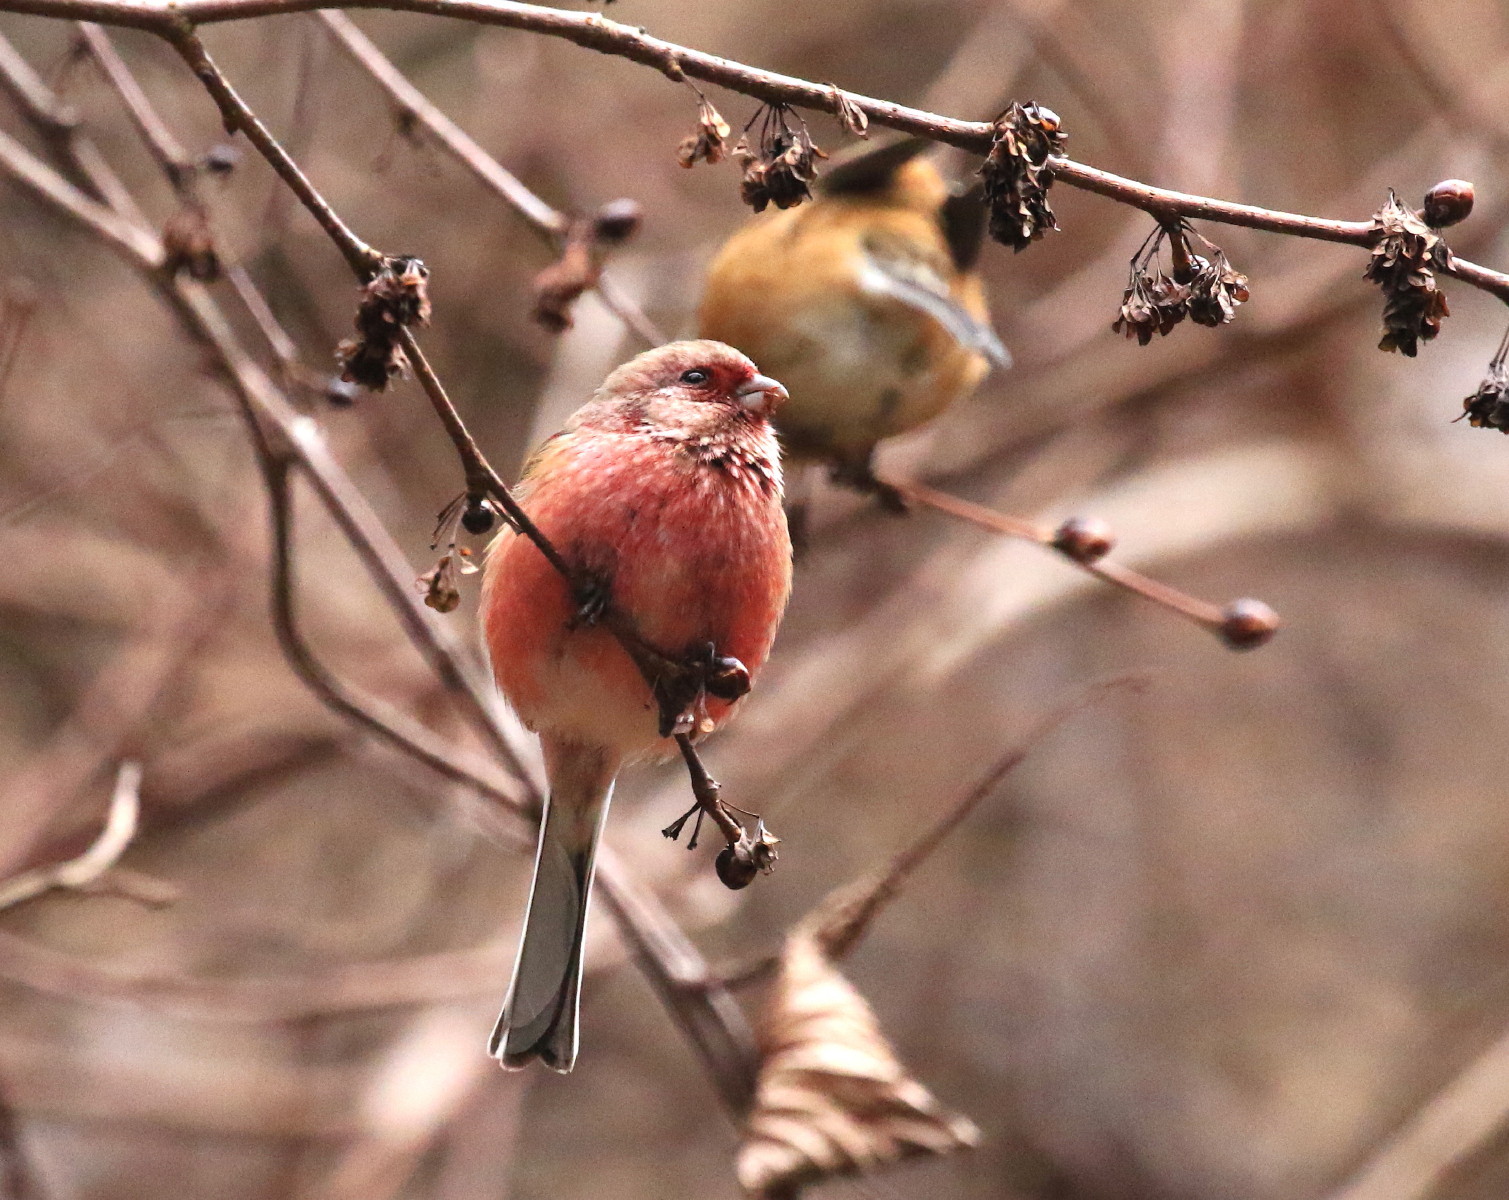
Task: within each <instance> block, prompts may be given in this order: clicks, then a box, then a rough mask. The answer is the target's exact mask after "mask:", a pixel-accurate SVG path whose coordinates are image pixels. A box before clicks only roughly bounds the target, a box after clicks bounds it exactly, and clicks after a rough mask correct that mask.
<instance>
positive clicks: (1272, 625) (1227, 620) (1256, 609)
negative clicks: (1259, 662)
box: [1220, 599, 1279, 650]
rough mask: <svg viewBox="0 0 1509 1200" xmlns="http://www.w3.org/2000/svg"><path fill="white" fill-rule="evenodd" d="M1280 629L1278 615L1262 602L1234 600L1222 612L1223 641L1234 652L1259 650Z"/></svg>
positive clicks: (1221, 630) (1221, 631)
mask: <svg viewBox="0 0 1509 1200" xmlns="http://www.w3.org/2000/svg"><path fill="white" fill-rule="evenodd" d="M1278 627H1279V619H1278V613H1276V612H1274V611H1273V610H1272V609H1271V608H1269V607H1268V606H1267V605H1266V604H1264V603H1263V602H1262V601H1261V600H1250V599H1249V600H1233V601H1232V602H1231V603H1230V604H1228V605H1227V606H1226V607H1225V608H1224V609H1222V610H1221V629H1220V634H1221V640H1222V641H1223V642H1225V643H1226V644H1227V645H1228V646H1230V647H1231V648H1232V649H1233V650H1255V649H1257V647H1259V646H1262V645H1264V644H1266V643H1267V642H1268V641H1269V639H1271V638H1272V637H1273V635H1274V634H1275V633H1277V632H1278Z"/></svg>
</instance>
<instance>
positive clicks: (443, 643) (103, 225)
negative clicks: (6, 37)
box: [0, 62, 754, 1113]
mask: <svg viewBox="0 0 1509 1200" xmlns="http://www.w3.org/2000/svg"><path fill="white" fill-rule="evenodd" d="M3 70H4V64H3V62H0V73H3ZM290 166H291V164H290ZM293 169H294V170H295V171H296V170H297V168H293ZM0 172H3V173H5V174H8V175H10V176H11V178H12V179H14V180H15V181H16V182H18V183H20V184H21V185H22V186H23V187H25V188H26V190H28V191H30V192H31V193H32V194H33V195H34V196H35V197H36V198H37V199H39V200H41V201H42V202H43V203H46V204H48V205H51V206H52V207H54V208H55V209H57V210H58V211H60V212H62V213H65V214H66V215H68V216H71V217H73V218H74V219H75V220H76V221H77V222H78V223H79V224H80V225H81V226H82V227H83V228H84V229H85V230H86V231H88V232H90V233H92V234H94V235H95V236H97V237H99V238H101V239H102V240H103V241H105V242H106V243H107V244H109V245H110V246H112V247H113V248H114V249H116V250H117V251H119V252H120V253H122V254H123V255H124V256H125V257H126V259H127V260H128V261H129V262H130V263H131V264H132V265H134V266H135V267H136V268H137V269H138V270H140V271H141V272H142V273H143V275H144V276H145V277H146V278H147V279H148V280H149V281H150V282H151V283H152V284H153V285H154V286H155V287H156V289H157V291H158V293H159V295H160V296H161V297H162V298H163V300H164V301H165V302H166V303H167V304H168V306H169V307H170V308H171V309H172V310H173V312H174V314H175V315H176V316H177V317H178V318H179V320H180V322H181V323H182V325H183V327H184V329H185V331H186V332H187V333H188V334H189V335H190V337H191V338H192V339H193V340H194V341H195V342H196V343H197V344H199V345H201V346H203V347H204V348H206V349H207V350H209V351H210V352H211V353H212V355H213V356H214V359H215V361H216V362H217V363H218V364H219V366H220V368H221V371H222V374H223V376H224V378H225V380H226V382H227V383H228V384H229V385H230V391H231V394H232V396H233V397H234V398H235V400H236V402H237V406H238V408H239V410H240V412H241V414H242V416H243V418H244V420H245V422H246V425H247V429H248V432H249V433H250V435H251V438H252V442H253V446H254V448H255V449H256V451H257V455H258V460H259V462H260V463H261V464H262V465H263V469H264V473H265V476H266V478H267V480H268V483H269V501H270V505H271V507H272V512H273V516H274V518H275V519H277V518H278V515H279V512H280V505H284V504H286V500H287V496H286V490H284V489H286V480H287V476H288V475H289V474H290V473H292V472H294V471H298V472H299V473H300V474H302V475H303V476H304V477H305V478H306V479H307V480H308V481H309V483H310V484H311V486H312V487H313V489H314V491H315V493H316V495H317V496H318V497H319V499H320V501H321V503H322V504H323V506H324V507H325V509H326V511H327V512H328V513H329V514H330V516H331V517H332V519H334V521H335V522H336V524H337V525H338V527H339V528H340V530H341V532H342V534H343V535H344V536H345V537H346V539H347V541H348V542H350V544H351V545H352V547H353V549H354V550H355V551H356V553H357V555H358V556H359V558H360V559H361V560H362V563H363V565H364V566H365V567H366V569H367V571H368V573H369V575H370V576H371V578H372V579H373V580H374V581H375V583H376V584H377V586H378V588H379V590H380V591H381V593H382V595H383V596H384V598H385V599H386V600H387V602H388V604H389V606H390V608H391V609H392V610H393V612H394V614H395V615H396V616H397V617H398V619H399V621H400V624H401V625H402V627H403V629H404V631H405V633H406V634H407V635H408V637H409V639H410V641H411V642H412V643H413V644H414V645H415V646H416V647H417V648H418V649H419V650H420V652H421V654H422V655H423V656H424V658H425V660H426V662H427V663H428V664H429V665H430V667H431V669H432V670H434V672H435V674H436V676H437V677H438V678H439V679H440V680H441V682H442V683H443V684H444V685H445V687H446V688H447V690H448V691H449V692H450V693H451V694H452V695H453V696H454V697H456V698H457V699H458V700H459V701H460V702H461V704H462V707H463V708H464V709H465V711H466V712H467V714H468V716H469V717H470V718H471V719H472V721H473V722H474V724H475V725H476V727H477V728H478V729H479V730H480V731H481V732H482V734H483V735H484V737H486V739H487V740H488V742H489V744H490V745H491V747H492V749H493V750H494V752H495V753H497V754H498V756H499V757H500V758H501V759H502V760H503V761H504V762H505V763H506V764H507V765H508V768H509V770H510V772H511V777H509V778H507V779H506V781H500V780H498V779H497V778H496V774H495V773H491V772H490V773H489V774H487V775H482V774H480V773H479V772H477V771H476V770H474V769H473V768H472V767H471V766H470V765H469V764H468V763H467V762H466V761H465V760H463V759H462V758H461V757H460V756H459V755H458V754H456V753H455V752H454V751H453V750H451V748H450V747H449V746H448V745H446V744H445V743H443V742H442V741H441V739H439V738H438V737H436V736H435V735H434V734H431V733H430V732H429V731H428V730H427V729H424V727H423V726H419V725H418V724H417V723H415V722H412V721H408V720H407V719H405V718H402V717H399V716H398V715H397V714H395V713H392V712H379V711H376V710H375V709H374V708H373V707H371V706H370V705H369V704H368V703H365V702H363V701H362V700H361V699H359V698H357V697H356V696H354V695H353V694H352V693H350V692H347V691H343V690H340V689H339V688H338V685H337V690H336V691H334V692H332V693H330V694H323V693H322V698H325V699H327V701H328V700H330V699H332V698H333V697H334V696H335V695H339V697H340V699H341V701H342V704H341V708H340V711H342V712H344V713H345V714H346V715H348V716H351V717H353V718H354V719H358V720H360V721H362V723H363V724H364V725H365V726H366V727H367V728H368V729H370V730H371V731H372V732H374V733H377V734H379V735H380V736H383V737H384V738H385V739H386V740H387V741H388V742H389V744H391V745H393V746H394V747H396V748H397V749H399V750H400V751H402V752H404V753H406V754H409V755H411V756H413V757H414V758H416V759H417V760H418V761H420V762H423V763H424V764H425V765H427V766H429V767H431V768H432V769H434V770H436V771H438V772H440V773H441V774H443V775H444V776H446V777H447V778H451V779H453V780H456V781H458V782H465V783H468V784H469V785H471V786H473V787H475V788H476V789H477V790H478V792H479V793H481V794H482V795H484V796H486V797H488V798H489V799H492V800H494V801H496V802H498V803H499V804H501V805H502V806H504V807H505V808H506V809H508V810H509V811H510V812H512V813H515V814H518V815H521V816H522V815H525V814H533V813H537V812H538V810H539V805H540V800H541V795H540V790H539V788H538V786H537V784H535V783H534V782H533V779H532V776H531V774H530V772H529V770H528V769H527V768H526V767H525V766H524V764H523V761H522V760H521V758H520V757H519V753H518V750H517V748H516V747H515V745H514V744H513V742H512V740H511V735H510V734H509V733H508V732H506V731H505V729H504V727H503V726H502V724H501V723H500V722H499V721H498V719H497V716H496V714H495V712H494V710H493V708H492V706H491V704H490V703H489V700H488V698H487V694H486V692H485V690H484V689H483V687H482V686H481V685H480V683H479V682H478V681H477V680H476V679H475V678H474V677H473V674H472V672H471V671H470V670H469V669H467V667H466V665H465V663H464V660H463V658H462V656H461V654H460V652H459V649H458V648H457V647H456V646H455V645H454V643H453V641H452V640H451V638H450V637H449V635H448V634H447V632H446V631H445V630H444V628H443V627H442V626H440V625H439V624H438V622H436V621H435V620H434V619H433V618H432V615H431V614H430V613H429V610H427V609H426V608H424V606H423V605H422V603H421V602H420V600H419V597H418V596H417V595H416V593H415V592H414V590H413V586H412V572H411V570H410V568H409V565H408V562H407V560H406V559H405V558H404V556H403V554H402V552H401V551H400V549H399V548H398V546H397V545H396V543H395V542H394V541H393V539H392V537H391V535H389V534H388V532H387V530H386V528H384V526H383V525H382V523H381V522H380V521H379V520H378V519H377V516H376V514H375V513H374V512H373V511H372V509H371V507H370V506H369V505H368V504H367V502H366V500H365V498H364V497H363V496H362V494H361V493H360V491H359V490H358V489H357V488H356V486H355V485H354V484H353V483H352V482H351V480H350V478H349V477H348V476H347V475H346V474H345V472H344V471H343V470H342V469H341V468H340V466H339V465H338V464H337V463H336V462H335V460H334V459H333V458H332V457H331V456H330V454H329V450H328V448H327V447H326V445H325V441H324V438H323V437H322V436H321V434H320V432H319V430H318V427H317V426H316V425H315V423H314V422H313V421H312V420H310V419H309V418H306V417H300V416H299V415H298V414H297V413H295V412H294V410H293V409H292V408H291V407H290V405H289V404H288V402H287V400H286V399H285V398H284V397H283V396H282V395H281V394H280V393H279V392H278V390H277V389H276V388H275V387H274V386H273V384H272V382H271V381H270V380H269V379H268V378H267V376H266V375H265V374H263V372H262V371H261V369H260V368H259V367H257V365H256V364H255V363H253V362H252V361H251V360H250V359H249V358H247V356H246V355H245V353H244V351H243V350H242V349H241V347H240V345H239V343H238V342H237V341H236V340H235V338H234V335H233V334H232V333H231V331H230V328H229V326H228V325H227V324H226V322H225V319H224V317H223V316H222V315H221V313H220V311H219V309H218V308H217V307H216V306H215V304H214V302H213V301H212V300H211V299H210V298H209V296H208V295H207V294H206V293H205V291H204V289H203V288H202V287H199V286H197V285H195V284H193V283H192V282H184V281H180V280H178V279H176V278H175V277H173V276H170V275H168V274H167V273H166V272H164V271H162V270H161V269H160V263H161V259H162V249H161V245H160V244H159V243H158V241H157V239H156V238H155V237H153V236H152V235H151V233H150V232H149V231H147V230H145V229H142V228H141V227H139V226H137V225H135V224H133V223H130V222H127V221H125V220H123V219H122V218H121V217H120V216H118V215H117V214H115V213H113V212H111V211H110V210H109V209H106V208H104V207H102V206H101V205H98V204H96V203H94V202H93V201H91V200H89V199H88V198H87V197H86V196H84V195H82V194H81V193H79V192H78V191H77V190H76V189H74V188H73V187H72V186H71V185H70V184H69V183H68V182H67V181H66V180H65V179H63V178H62V176H60V175H58V174H57V173H56V172H54V171H52V170H51V169H50V168H48V167H46V166H45V165H44V164H42V163H41V162H39V161H38V160H37V159H35V158H34V157H33V156H32V155H31V154H30V152H29V151H27V150H26V148H25V147H23V146H22V145H21V144H20V143H19V142H16V141H15V140H14V139H12V138H9V137H8V136H6V135H4V134H0ZM414 349H415V350H416V351H417V349H418V348H417V346H416V347H414ZM422 362H423V360H422V359H418V360H417V362H416V366H418V365H419V363H422ZM425 369H426V370H428V367H427V365H426V366H425ZM436 386H437V387H438V381H436ZM440 396H441V398H442V399H444V393H443V392H441V393H440ZM446 403H447V404H448V403H449V401H448V400H447V401H446ZM452 411H454V410H452ZM458 422H459V418H458ZM478 457H479V459H480V453H479V456H478ZM484 465H485V462H484ZM489 470H490V468H489ZM500 486H501V485H500ZM505 491H506V489H505ZM280 496H281V499H280ZM282 511H283V513H284V516H285V517H286V510H282ZM274 533H275V536H276V534H277V529H276V528H275V530H274ZM286 571H287V568H286V564H285V566H284V567H283V568H282V569H281V570H280V571H279V573H278V574H279V577H280V578H281V579H283V580H285V581H286V582H287V583H288V586H290V587H291V580H289V579H288V578H287V574H286ZM281 590H282V589H281V588H280V591H281ZM278 603H279V605H280V607H281V606H282V605H284V604H285V603H286V605H287V612H286V614H285V615H287V616H288V617H289V618H290V619H291V618H292V614H293V609H292V602H291V598H284V597H282V596H281V595H280V597H279V600H278ZM293 661H294V666H295V669H299V667H300V666H301V665H303V666H304V667H316V666H317V664H315V663H314V660H313V659H312V657H311V658H310V659H309V660H308V661H307V662H304V663H302V664H301V662H300V661H299V659H298V658H297V657H295V658H294V659H293ZM301 673H302V672H301ZM304 677H305V678H307V679H310V680H311V681H314V680H320V681H322V682H323V681H325V680H328V681H329V682H331V683H334V681H333V679H332V678H330V677H328V676H326V675H325V674H324V672H323V671H320V670H311V671H310V673H309V675H307V676H304ZM421 731H422V732H421ZM597 874H598V883H599V886H600V887H601V889H602V891H603V893H604V896H605V899H606V900H607V902H608V903H609V905H610V907H612V909H613V911H614V912H615V914H616V915H617V916H618V919H619V921H620V925H621V927H622V928H623V930H624V932H625V935H626V937H627V939H628V940H629V942H630V944H631V946H632V947H633V949H634V951H635V957H636V960H637V961H638V963H639V964H640V967H641V969H642V970H643V971H644V972H645V974H646V976H647V977H648V978H649V980H650V982H651V985H652V986H653V987H654V988H655V990H656V991H657V993H658V994H659V995H660V996H661V997H662V999H663V1000H664V1001H665V1003H666V1004H667V1006H668V1009H669V1011H670V1014H671V1016H672V1018H673V1020H675V1021H676V1022H677V1024H678V1025H679V1026H680V1027H681V1028H682V1029H683V1030H684V1031H686V1033H687V1035H688V1036H689V1037H690V1038H691V1039H692V1041H693V1044H694V1045H695V1046H696V1047H697V1048H698V1049H699V1051H701V1052H702V1056H703V1061H704V1064H705V1065H706V1067H707V1069H708V1071H709V1073H710V1074H711V1076H712V1077H713V1080H714V1082H715V1084H716V1085H717V1086H718V1088H719V1090H720V1095H721V1096H722V1097H723V1099H724V1101H725V1102H726V1103H727V1104H728V1106H729V1108H730V1110H731V1111H733V1112H735V1113H737V1112H740V1111H742V1109H743V1106H744V1105H745V1104H747V1100H748V1094H749V1089H750V1087H751V1080H752V1070H751V1067H750V1063H751V1062H752V1060H753V1054H754V1049H753V1042H754V1039H753V1035H752V1033H751V1032H750V1030H749V1027H748V1023H747V1022H746V1021H745V1020H744V1018H743V1015H742V1013H741V1012H740V1010H739V1009H738V1007H737V1005H736V1004H735V1003H734V1001H733V1000H732V998H731V997H730V996H729V995H728V993H727V991H726V989H724V988H722V986H721V985H720V984H718V983H716V982H708V980H709V972H708V970H707V966H706V963H705V962H704V961H703V960H702V959H701V957H700V956H699V955H698V954H697V952H696V950H695V948H694V947H693V946H692V945H691V944H690V942H689V941H687V939H686V938H685V937H684V935H682V933H681V931H680V930H679V929H677V928H676V927H675V925H674V923H673V922H672V921H671V920H670V918H669V916H668V915H667V914H665V913H664V911H663V910H662V909H661V908H660V907H659V906H658V905H657V904H656V903H655V901H654V900H653V898H652V897H649V896H648V895H645V894H643V893H642V891H641V889H639V887H638V885H637V884H635V883H634V882H633V880H632V879H631V877H630V876H629V874H628V872H627V871H626V870H625V869H624V868H623V866H622V864H621V863H620V862H619V861H618V859H617V858H616V856H614V855H613V854H611V853H610V852H608V851H607V850H606V849H604V850H603V851H602V852H600V854H599V857H598V867H597Z"/></svg>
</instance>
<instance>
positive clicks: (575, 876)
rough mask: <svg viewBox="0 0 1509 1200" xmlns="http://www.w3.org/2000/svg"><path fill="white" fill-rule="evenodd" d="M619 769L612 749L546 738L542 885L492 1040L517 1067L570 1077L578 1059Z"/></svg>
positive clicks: (538, 861)
mask: <svg viewBox="0 0 1509 1200" xmlns="http://www.w3.org/2000/svg"><path fill="white" fill-rule="evenodd" d="M618 765H619V759H618V756H617V755H615V754H612V753H610V752H609V751H606V750H603V749H600V748H597V747H589V746H577V745H573V744H570V743H564V742H556V741H553V740H551V739H548V738H547V739H545V767H546V772H547V774H548V776H549V779H550V797H549V799H547V800H546V802H545V815H544V817H543V819H542V820H541V822H540V844H539V849H538V851H537V852H536V854H535V860H534V887H533V889H532V890H531V892H530V896H529V911H528V912H527V914H526V915H525V917H524V936H523V938H522V940H521V941H520V942H519V957H518V961H517V962H516V963H515V964H514V970H513V983H512V984H510V985H509V988H508V999H507V1000H505V1001H504V1002H503V1012H502V1015H501V1016H499V1017H498V1023H497V1025H496V1026H495V1027H494V1028H493V1035H492V1040H491V1041H490V1042H489V1043H488V1053H489V1054H491V1055H492V1056H493V1057H494V1058H496V1059H497V1060H498V1061H499V1062H501V1063H502V1064H503V1065H504V1066H505V1067H507V1068H509V1069H511V1070H514V1069H517V1068H519V1067H522V1066H524V1065H525V1064H526V1063H528V1062H529V1061H530V1060H531V1059H535V1058H538V1059H539V1060H540V1061H541V1062H543V1063H544V1064H545V1065H546V1066H547V1067H549V1068H550V1069H551V1070H553V1071H560V1072H562V1073H564V1072H566V1071H569V1070H571V1068H572V1066H573V1064H575V1062H576V1047H577V1009H578V1005H579V1003H580V1000H581V991H582V938H583V934H584V933H585V931H586V927H587V903H588V901H589V899H590V898H591V895H592V862H593V859H594V858H595V857H596V854H597V840H598V837H599V835H600V834H601V833H602V827H603V818H604V817H606V816H607V814H608V802H609V800H610V799H612V796H613V780H614V777H615V776H616V775H617V774H618Z"/></svg>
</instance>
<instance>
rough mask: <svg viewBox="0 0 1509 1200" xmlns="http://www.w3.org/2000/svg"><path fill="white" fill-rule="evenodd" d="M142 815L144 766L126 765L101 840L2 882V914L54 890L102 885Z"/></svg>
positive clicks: (113, 793) (117, 773)
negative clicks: (69, 855)
mask: <svg viewBox="0 0 1509 1200" xmlns="http://www.w3.org/2000/svg"><path fill="white" fill-rule="evenodd" d="M140 814H141V763H139V762H123V763H121V765H120V770H119V771H117V772H116V776H115V790H114V791H113V792H112V793H111V795H110V811H109V813H108V814H107V815H106V817H105V824H104V826H103V828H101V830H100V833H99V836H98V837H97V838H95V840H94V842H93V843H92V844H91V845H90V846H89V848H88V849H87V850H85V851H84V852H83V853H82V854H80V855H79V856H78V857H77V858H70V859H67V860H66V861H64V862H60V863H53V864H52V865H50V866H46V867H34V868H32V869H31V870H30V871H22V872H21V873H20V874H19V875H13V876H11V877H10V878H9V879H6V880H3V881H0V911H3V910H4V909H7V908H13V907H15V906H16V905H17V904H21V903H23V902H25V901H27V900H31V899H34V898H35V897H37V896H40V895H42V894H43V893H44V892H50V891H52V890H53V889H54V888H64V889H67V890H69V891H76V892H82V891H88V890H90V889H91V888H93V887H94V886H95V885H97V884H99V883H101V882H102V881H103V879H104V876H105V873H106V872H107V871H110V870H111V869H112V868H113V867H114V866H115V865H116V863H117V862H119V861H120V857H121V855H122V854H124V853H125V852H126V847H127V846H129V845H130V844H131V839H132V838H134V837H135V836H136V825H137V820H138V818H139V816H140Z"/></svg>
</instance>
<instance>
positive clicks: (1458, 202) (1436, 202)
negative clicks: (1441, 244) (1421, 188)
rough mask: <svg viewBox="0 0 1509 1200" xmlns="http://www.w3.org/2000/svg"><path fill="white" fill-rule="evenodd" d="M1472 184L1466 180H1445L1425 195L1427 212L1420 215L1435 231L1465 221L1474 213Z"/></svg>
mask: <svg viewBox="0 0 1509 1200" xmlns="http://www.w3.org/2000/svg"><path fill="white" fill-rule="evenodd" d="M1472 200H1473V194H1472V184H1470V183H1468V182H1467V180H1465V179H1443V180H1442V181H1441V182H1440V183H1438V184H1436V186H1435V187H1433V188H1431V189H1430V191H1428V192H1426V193H1425V211H1424V212H1422V213H1421V214H1420V215H1421V216H1422V217H1424V218H1425V223H1426V224H1427V225H1429V226H1430V227H1431V228H1433V229H1444V228H1446V226H1448V225H1455V224H1456V223H1457V222H1458V221H1465V220H1466V219H1467V217H1468V215H1469V214H1470V213H1471V212H1472Z"/></svg>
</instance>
